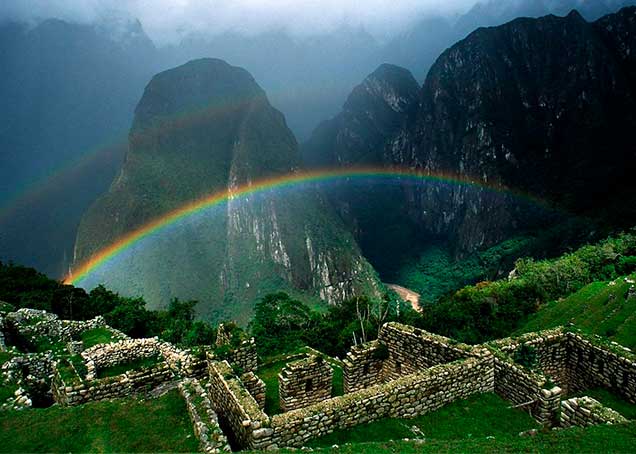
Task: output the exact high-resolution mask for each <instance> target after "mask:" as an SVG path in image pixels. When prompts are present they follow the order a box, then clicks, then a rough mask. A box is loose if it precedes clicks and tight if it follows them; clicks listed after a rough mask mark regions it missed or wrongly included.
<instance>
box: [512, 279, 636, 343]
mask: <svg viewBox="0 0 636 454" xmlns="http://www.w3.org/2000/svg"><path fill="white" fill-rule="evenodd" d="M631 277H632V278H633V277H634V276H631ZM630 285H631V284H629V283H627V282H625V279H624V278H619V279H616V281H615V284H614V285H610V283H609V282H593V283H591V284H589V285H586V286H585V287H583V288H582V289H581V290H579V291H578V292H576V293H573V294H572V295H570V296H569V297H567V298H564V299H562V300H558V301H553V302H550V303H547V304H545V305H543V306H542V307H541V308H540V309H539V311H538V312H537V313H536V314H534V315H532V316H531V317H530V319H529V320H528V322H527V323H526V324H525V325H524V326H523V328H521V329H520V330H519V332H520V333H521V332H530V331H538V330H542V329H546V328H553V327H555V326H559V325H567V324H568V323H573V324H574V325H575V326H576V327H578V328H580V329H581V330H582V331H584V332H587V333H590V334H600V335H602V336H606V337H608V338H610V339H611V340H613V341H616V342H618V343H619V344H621V345H624V346H625V347H629V348H636V298H630V299H627V300H626V298H625V296H626V294H627V291H628V290H629V287H630Z"/></svg>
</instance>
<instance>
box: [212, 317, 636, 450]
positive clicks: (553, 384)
mask: <svg viewBox="0 0 636 454" xmlns="http://www.w3.org/2000/svg"><path fill="white" fill-rule="evenodd" d="M522 346H525V348H528V347H531V348H532V349H534V351H535V352H536V357H537V362H536V365H535V366H534V367H532V368H528V367H525V366H524V365H522V364H520V363H518V362H516V361H515V358H516V356H517V355H516V352H517V351H518V350H519V349H520V348H522ZM315 361H316V356H315V355H310V356H309V357H307V358H304V359H301V360H295V361H293V362H290V363H288V364H287V366H286V367H285V368H284V369H283V370H282V372H281V374H280V376H279V388H280V390H279V392H280V394H279V398H280V403H281V410H283V413H281V414H276V415H268V414H266V413H265V412H264V411H263V406H262V405H260V404H259V403H258V402H256V400H255V399H254V398H253V393H252V392H251V391H250V390H249V389H248V386H247V385H246V383H243V381H242V377H239V376H237V375H236V374H234V373H233V371H232V367H231V366H230V365H229V363H227V362H226V361H221V362H219V361H211V362H210V369H209V372H210V374H209V385H208V391H209V393H210V397H211V402H212V405H213V406H214V408H215V411H216V412H217V414H218V415H219V417H220V418H221V419H222V420H223V421H224V424H223V428H224V430H225V432H226V434H228V437H229V438H231V439H232V441H233V446H234V448H235V449H272V448H281V447H292V448H294V447H295V448H299V447H303V446H305V445H306V444H307V442H308V441H309V440H311V439H313V438H317V437H320V436H323V435H326V434H328V433H330V432H332V431H334V430H336V429H346V428H348V427H353V426H356V425H359V424H364V423H367V422H371V421H375V420H379V419H382V418H386V417H391V418H410V417H415V416H418V415H421V414H424V413H427V412H430V411H433V410H436V409H438V408H440V407H442V406H444V405H446V404H448V403H450V402H453V401H454V400H457V399H464V398H466V397H469V396H470V395H472V394H475V393H484V392H494V393H496V394H498V395H499V396H501V397H503V398H504V399H506V400H508V401H509V402H510V404H511V406H513V407H519V408H521V409H523V410H525V411H527V412H528V413H529V414H530V415H531V416H532V417H533V418H534V419H535V420H537V421H538V422H540V423H541V424H543V425H544V426H546V427H557V426H562V427H568V426H571V425H579V426H585V425H590V424H601V423H603V424H605V423H614V424H617V423H621V422H624V421H625V419H624V418H623V417H622V416H621V415H620V414H618V413H617V412H615V411H613V410H611V409H608V408H606V407H603V406H602V405H601V404H599V403H598V402H596V401H594V400H593V399H591V398H587V397H584V398H573V399H569V400H563V396H564V395H565V394H564V390H566V389H567V390H570V391H573V392H574V391H576V392H581V391H585V389H589V388H590V387H597V386H603V387H606V388H609V389H612V390H613V391H614V392H618V393H619V394H620V395H622V396H623V397H625V399H626V400H628V401H630V402H634V398H635V397H636V389H635V388H634V385H635V383H634V380H635V379H636V356H635V355H633V354H632V353H631V351H629V350H628V349H625V348H623V347H620V346H618V345H617V344H611V343H607V342H604V341H602V340H601V339H600V338H597V337H587V336H583V335H581V334H580V333H578V332H574V331H567V330H565V329H563V328H559V329H556V330H548V331H544V332H540V333H531V334H528V335H524V336H520V337H518V338H507V339H501V340H498V341H495V342H490V343H486V344H483V345H476V346H470V345H466V344H461V343H458V342H455V341H453V340H452V339H448V338H445V337H442V336H437V335H434V334H431V333H428V332H426V331H423V330H420V329H417V328H414V327H411V326H406V325H401V324H398V323H388V324H385V325H384V326H383V327H382V329H381V331H380V336H379V339H378V340H376V341H372V342H369V343H366V344H362V345H358V346H355V347H352V348H351V350H350V351H349V353H348V354H347V357H346V358H345V359H344V360H343V362H342V367H343V382H344V383H343V385H344V391H345V394H344V395H343V396H337V397H332V396H331V380H330V379H331V377H332V371H331V367H329V365H328V364H326V362H323V363H321V364H322V365H321V366H320V367H318V366H317V365H316V364H315ZM310 365H311V366H310ZM325 366H327V367H325ZM257 373H258V372H257ZM310 378H311V379H312V381H311V385H308V384H307V383H308V382H307V380H308V379H310ZM314 380H318V382H319V383H321V386H320V393H317V392H316V391H317V390H316V388H315V387H314V383H315V382H314ZM322 380H324V382H323V381H322ZM327 383H328V384H327Z"/></svg>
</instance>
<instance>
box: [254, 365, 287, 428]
mask: <svg viewBox="0 0 636 454" xmlns="http://www.w3.org/2000/svg"><path fill="white" fill-rule="evenodd" d="M286 363H287V361H285V360H281V361H276V362H273V363H270V364H269V365H268V366H265V367H262V368H261V369H259V370H258V372H257V375H258V377H259V378H260V379H261V380H263V381H264V382H265V389H266V393H265V413H267V414H268V415H270V416H271V415H276V414H278V413H280V402H279V400H278V374H279V373H280V371H281V370H282V369H283V367H285V364H286Z"/></svg>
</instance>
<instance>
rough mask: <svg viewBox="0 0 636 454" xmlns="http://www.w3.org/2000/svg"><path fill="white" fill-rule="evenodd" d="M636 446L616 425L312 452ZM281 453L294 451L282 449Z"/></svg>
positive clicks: (629, 427)
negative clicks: (530, 434)
mask: <svg viewBox="0 0 636 454" xmlns="http://www.w3.org/2000/svg"><path fill="white" fill-rule="evenodd" d="M634 446H636V423H629V424H621V425H615V426H605V425H603V426H594V427H587V428H579V427H573V428H571V429H563V430H555V431H547V432H540V433H538V434H537V435H536V436H534V437H519V436H517V435H503V436H495V437H494V438H485V437H482V438H461V439H455V440H428V439H427V440H426V441H425V442H421V441H412V440H411V441H393V442H382V443H358V444H350V445H346V446H337V447H328V448H320V449H315V450H314V452H316V453H333V454H378V453H396V454H397V453H399V454H415V453H418V454H422V453H453V454H455V453H470V454H473V453H494V452H496V453H519V452H530V453H548V452H558V453H573V454H580V453H601V452H602V453H633V452H634ZM279 452H280V453H281V454H286V453H289V452H294V451H290V450H281V451H279Z"/></svg>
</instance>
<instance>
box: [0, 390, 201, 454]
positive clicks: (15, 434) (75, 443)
mask: <svg viewBox="0 0 636 454" xmlns="http://www.w3.org/2000/svg"><path fill="white" fill-rule="evenodd" d="M197 450H198V442H197V439H196V437H195V436H194V434H193V432H192V425H191V423H190V420H189V417H188V412H187V410H186V407H185V403H184V401H183V399H182V398H181V396H180V395H179V393H178V391H176V390H173V391H170V392H169V393H167V394H166V395H164V396H162V397H159V398H157V399H149V400H136V399H132V398H129V399H116V400H112V401H102V402H93V403H89V404H85V405H80V406H77V407H59V406H53V407H49V408H43V409H30V410H22V411H19V412H17V411H10V412H3V413H0V451H1V452H195V451H197Z"/></svg>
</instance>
